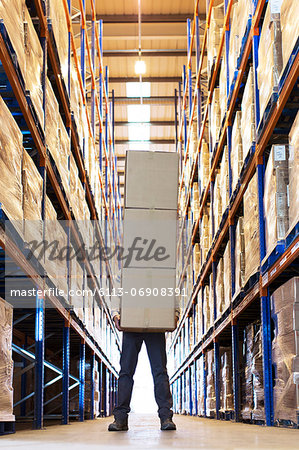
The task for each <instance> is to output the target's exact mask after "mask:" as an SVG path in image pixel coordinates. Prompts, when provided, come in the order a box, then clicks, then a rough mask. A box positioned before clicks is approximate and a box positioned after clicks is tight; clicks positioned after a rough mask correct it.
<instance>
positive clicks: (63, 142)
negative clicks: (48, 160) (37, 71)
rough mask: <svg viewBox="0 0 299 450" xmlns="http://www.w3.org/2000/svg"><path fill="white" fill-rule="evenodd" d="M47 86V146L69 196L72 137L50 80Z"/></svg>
mask: <svg viewBox="0 0 299 450" xmlns="http://www.w3.org/2000/svg"><path fill="white" fill-rule="evenodd" d="M46 85H47V104H46V112H47V120H46V145H47V147H48V149H49V152H50V154H51V156H52V158H53V160H54V162H55V165H56V167H57V170H58V172H59V175H60V177H61V181H62V185H63V188H64V190H65V193H66V195H67V196H69V157H70V137H69V135H68V133H67V131H66V128H65V126H64V123H63V120H62V118H61V115H60V113H59V105H58V102H57V100H56V97H55V94H54V91H53V88H52V85H51V83H50V81H49V79H47V82H46Z"/></svg>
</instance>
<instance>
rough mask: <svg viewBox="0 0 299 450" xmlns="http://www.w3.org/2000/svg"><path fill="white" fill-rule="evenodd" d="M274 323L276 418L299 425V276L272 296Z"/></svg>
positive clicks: (273, 362) (273, 361)
mask: <svg viewBox="0 0 299 450" xmlns="http://www.w3.org/2000/svg"><path fill="white" fill-rule="evenodd" d="M271 316H272V320H273V323H274V338H273V341H272V364H273V367H274V420H275V421H277V422H278V423H279V422H281V423H283V422H284V421H285V422H288V421H291V422H292V423H293V425H297V419H298V415H297V414H298V407H299V403H298V390H299V278H298V277H294V278H291V279H290V280H289V281H287V282H286V283H284V284H283V285H282V286H280V287H279V288H278V289H276V290H275V291H274V293H273V294H272V296H271Z"/></svg>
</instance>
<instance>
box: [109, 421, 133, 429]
mask: <svg viewBox="0 0 299 450" xmlns="http://www.w3.org/2000/svg"><path fill="white" fill-rule="evenodd" d="M128 429H129V428H128V419H125V420H119V419H115V420H114V422H112V423H110V425H109V427H108V431H128Z"/></svg>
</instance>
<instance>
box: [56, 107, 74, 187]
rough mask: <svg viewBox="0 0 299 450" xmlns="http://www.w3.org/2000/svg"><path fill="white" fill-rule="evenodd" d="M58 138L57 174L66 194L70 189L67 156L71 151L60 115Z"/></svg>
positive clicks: (68, 138)
mask: <svg viewBox="0 0 299 450" xmlns="http://www.w3.org/2000/svg"><path fill="white" fill-rule="evenodd" d="M58 126H59V128H58V138H59V156H58V159H57V160H55V162H56V166H57V168H58V171H59V174H60V176H61V181H62V185H63V188H64V191H65V193H66V195H68V192H69V189H70V187H69V186H70V171H69V158H70V153H71V144H70V137H69V134H68V132H67V130H66V128H65V126H64V123H63V120H62V118H61V115H60V114H59V117H58Z"/></svg>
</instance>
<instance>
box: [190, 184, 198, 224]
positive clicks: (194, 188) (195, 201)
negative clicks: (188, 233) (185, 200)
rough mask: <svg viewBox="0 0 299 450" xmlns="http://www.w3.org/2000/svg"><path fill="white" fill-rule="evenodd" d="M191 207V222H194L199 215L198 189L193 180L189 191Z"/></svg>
mask: <svg viewBox="0 0 299 450" xmlns="http://www.w3.org/2000/svg"><path fill="white" fill-rule="evenodd" d="M191 209H192V213H193V222H196V221H197V219H198V217H199V191H198V183H196V182H194V183H193V185H192V191H191Z"/></svg>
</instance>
